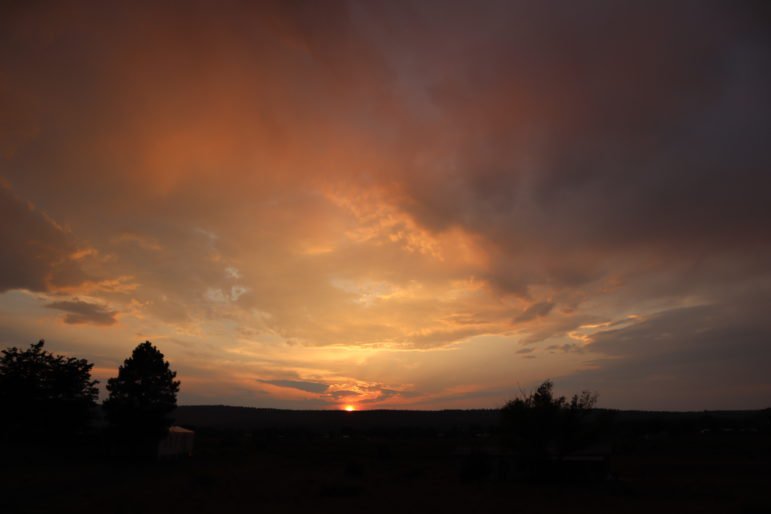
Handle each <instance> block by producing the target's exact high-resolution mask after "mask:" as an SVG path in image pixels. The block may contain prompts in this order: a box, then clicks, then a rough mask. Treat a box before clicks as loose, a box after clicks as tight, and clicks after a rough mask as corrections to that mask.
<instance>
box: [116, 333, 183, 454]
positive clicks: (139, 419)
mask: <svg viewBox="0 0 771 514" xmlns="http://www.w3.org/2000/svg"><path fill="white" fill-rule="evenodd" d="M176 376H177V374H176V372H174V371H172V370H171V369H170V368H169V363H168V362H167V361H166V360H164V357H163V354H162V353H161V352H160V351H159V350H158V349H157V348H156V347H155V346H153V345H152V343H150V341H145V342H144V343H142V344H140V345H139V346H137V347H136V348H135V349H134V351H133V352H132V354H131V357H129V358H128V359H126V360H125V361H124V362H123V365H122V366H120V368H119V369H118V376H117V377H115V378H111V379H109V380H108V381H107V390H108V391H109V393H110V396H109V397H108V398H107V400H105V402H104V404H103V407H104V409H105V411H106V413H107V419H108V421H109V422H110V427H111V430H112V432H113V434H114V435H116V436H118V437H119V438H122V439H124V440H129V441H133V442H135V443H137V444H145V443H147V444H153V443H157V442H158V441H159V440H160V439H162V438H163V437H164V436H165V435H166V434H167V433H168V429H169V426H170V425H171V423H172V420H171V418H169V417H168V415H169V414H170V413H171V411H173V410H174V409H175V408H176V406H177V392H179V381H177V380H174V379H175V377H176Z"/></svg>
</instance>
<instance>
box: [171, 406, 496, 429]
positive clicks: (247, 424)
mask: <svg viewBox="0 0 771 514" xmlns="http://www.w3.org/2000/svg"><path fill="white" fill-rule="evenodd" d="M498 415H499V411H498V410H497V409H474V410H440V411H414V410H364V411H356V412H345V411H339V410H282V409H264V408H254V407H230V406H227V405H195V406H192V405H184V406H180V407H177V410H176V411H174V413H173V414H172V416H173V417H174V418H175V421H174V422H175V423H176V424H179V425H182V426H192V427H200V428H220V429H225V428H228V429H247V430H248V429H252V430H254V429H271V428H284V429H295V430H298V429H299V430H309V431H330V430H341V429H344V428H351V429H361V430H371V429H387V430H388V429H390V430H393V429H434V430H452V429H459V430H468V429H471V428H479V429H485V428H488V427H492V426H495V425H497V424H498Z"/></svg>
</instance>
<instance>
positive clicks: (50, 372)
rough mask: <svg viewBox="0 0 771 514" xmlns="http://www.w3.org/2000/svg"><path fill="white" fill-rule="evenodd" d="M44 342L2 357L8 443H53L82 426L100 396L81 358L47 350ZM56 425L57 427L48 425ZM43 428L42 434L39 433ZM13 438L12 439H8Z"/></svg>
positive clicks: (1, 397) (0, 382)
mask: <svg viewBox="0 0 771 514" xmlns="http://www.w3.org/2000/svg"><path fill="white" fill-rule="evenodd" d="M44 345H45V342H44V341H42V340H41V341H40V342H38V343H36V344H33V345H31V346H30V347H29V348H28V349H27V350H20V349H18V348H16V347H12V348H8V349H6V350H3V351H2V357H0V409H1V411H2V412H3V416H4V419H5V421H4V422H3V423H2V428H1V429H0V430H2V432H3V433H4V435H5V436H6V437H8V438H9V440H8V442H14V443H20V442H33V441H34V442H36V444H39V443H40V442H41V441H50V442H54V439H55V438H60V439H61V438H64V439H67V438H71V437H72V436H74V435H75V434H77V433H79V432H81V431H82V430H84V429H85V428H86V426H87V425H88V423H89V421H90V419H91V414H92V410H93V407H94V406H95V405H96V399H97V397H98V395H99V392H98V389H97V387H96V384H97V383H98V381H96V380H92V379H91V368H92V367H93V364H91V363H89V362H88V361H87V360H85V359H77V358H75V357H65V356H62V355H54V354H52V353H50V352H47V351H46V350H45V349H44V348H43V347H44ZM51 427H56V430H51ZM43 433H45V434H46V437H44V438H41V435H42V434H43ZM11 439H13V441H11Z"/></svg>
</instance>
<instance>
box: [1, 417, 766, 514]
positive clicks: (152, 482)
mask: <svg viewBox="0 0 771 514" xmlns="http://www.w3.org/2000/svg"><path fill="white" fill-rule="evenodd" d="M342 419H345V418H342ZM348 419H349V420H350V418H348ZM654 425H655V423H654ZM635 426H639V424H638V425H635ZM646 427H647V426H644V428H646ZM327 428H328V427H327ZM466 428H467V430H462V429H460V427H456V430H454V431H453V430H433V431H432V430H429V429H428V428H426V427H422V429H421V430H413V431H411V432H410V431H406V430H404V429H403V428H402V429H399V430H396V429H393V428H392V429H391V430H390V431H389V430H378V429H377V427H370V428H368V429H363V428H345V427H344V428H343V429H340V430H326V431H325V430H300V429H299V428H298V427H294V428H292V429H287V428H275V427H274V428H270V427H266V426H262V427H260V428H254V427H252V428H251V429H247V428H246V427H245V426H239V427H237V428H233V427H231V428H223V427H221V426H220V427H211V426H209V427H205V426H199V427H197V433H196V450H195V455H194V456H193V457H192V458H185V459H180V460H172V461H166V462H154V463H137V462H124V461H116V460H109V459H105V458H103V457H100V456H99V455H98V452H92V454H91V455H90V456H88V455H85V456H84V455H83V454H78V453H77V452H74V455H80V457H73V456H71V457H61V456H60V457H58V458H55V457H52V456H50V455H49V456H48V457H46V456H45V455H43V454H41V455H37V456H34V457H30V458H22V459H10V460H9V459H6V460H4V461H3V466H2V476H1V477H0V479H1V480H2V482H1V483H2V484H3V485H2V494H1V495H0V511H1V512H4V513H27V512H29V513H33V512H65V513H69V512H72V513H75V512H77V513H89V512H93V513H125V514H129V513H137V514H139V513H176V512H206V513H208V512H211V513H223V512H224V513H230V512H268V513H273V512H278V513H280V512H308V513H316V512H324V513H327V512H329V513H341V512H374V513H380V512H383V513H392V514H402V513H409V512H416V513H417V512H421V513H422V512H440V513H443V512H467V513H477V512H481V513H484V512H579V513H584V512H586V513H590V512H594V513H596V512H603V513H604V512H631V513H637V512H640V513H646V514H650V513H655V512H656V511H658V512H679V513H689V512H694V513H695V512H714V513H733V512H737V513H748V514H749V513H771V492H770V490H771V435H770V434H769V433H768V432H764V431H758V430H755V429H754V428H753V429H751V430H745V429H725V430H723V429H719V430H708V431H703V430H697V431H693V430H688V431H685V432H683V431H680V432H678V431H671V430H669V431H667V430H658V431H653V432H650V431H647V428H646V430H643V431H641V432H639V433H636V432H634V431H629V430H626V431H618V432H617V434H616V436H615V440H614V442H613V446H614V451H613V454H612V457H611V460H610V469H611V471H612V476H611V477H609V478H608V479H605V480H594V481H568V482H553V481H541V482H537V481H532V480H522V479H515V478H512V477H511V476H503V475H502V474H501V473H500V472H499V471H498V470H497V462H496V460H497V459H499V457H498V456H497V454H496V452H498V451H499V450H498V448H499V446H498V442H497V441H498V438H497V436H496V434H495V433H491V432H489V431H485V430H484V427H482V426H476V425H475V426H473V427H468V426H467V427H466ZM659 428H660V427H659ZM469 455H475V456H476V457H475V458H474V460H469V457H468V456H469ZM469 466H471V468H472V469H471V471H472V472H471V473H468V471H469Z"/></svg>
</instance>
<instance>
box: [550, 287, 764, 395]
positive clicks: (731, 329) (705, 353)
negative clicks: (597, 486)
mask: <svg viewBox="0 0 771 514" xmlns="http://www.w3.org/2000/svg"><path fill="white" fill-rule="evenodd" d="M769 309H771V296H769V295H768V294H764V295H747V296H745V297H744V298H731V299H730V302H725V303H720V304H713V305H703V306H698V307H686V308H680V309H674V310H669V311H665V312H662V313H660V314H658V315H655V316H652V317H650V318H648V319H645V320H643V321H640V322H638V323H635V324H633V325H630V326H627V327H625V328H620V329H614V330H607V331H602V332H599V333H597V334H595V335H594V336H593V337H592V338H591V343H590V344H589V345H588V346H587V347H586V348H585V349H586V350H587V351H589V352H596V353H599V354H600V355H602V356H604V358H602V359H600V360H594V361H592V362H591V365H592V368H593V369H590V370H587V371H583V372H580V373H577V374H575V375H573V376H569V377H565V378H563V379H561V380H560V382H561V383H563V384H565V385H566V386H567V387H581V388H589V389H596V390H598V391H599V392H600V394H601V397H602V399H603V404H604V405H607V406H620V405H622V402H623V404H624V405H626V406H629V407H632V406H634V407H635V408H653V406H658V407H659V408H667V409H699V408H708V407H711V408H729V407H732V408H760V407H767V406H768V405H769V404H770V403H771V377H770V376H769V373H768V370H769V369H771V351H769V345H770V344H771V320H769V318H768V316H767V315H766V313H768V312H769ZM763 398H765V402H764V401H763Z"/></svg>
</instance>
